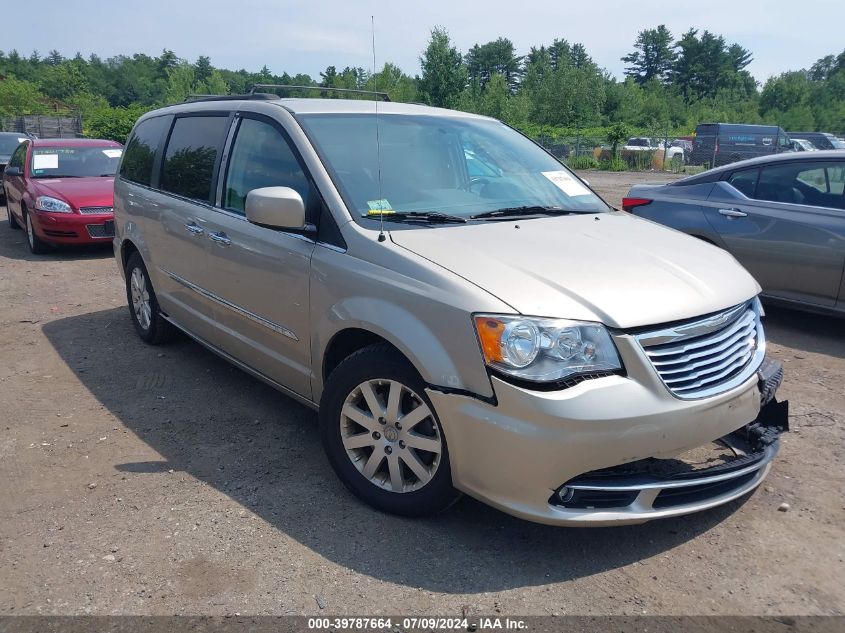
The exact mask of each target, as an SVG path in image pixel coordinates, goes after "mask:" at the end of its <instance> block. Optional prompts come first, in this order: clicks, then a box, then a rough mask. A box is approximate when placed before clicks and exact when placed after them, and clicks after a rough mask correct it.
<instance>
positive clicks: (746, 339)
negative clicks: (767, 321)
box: [637, 300, 765, 399]
mask: <svg viewBox="0 0 845 633" xmlns="http://www.w3.org/2000/svg"><path fill="white" fill-rule="evenodd" d="M637 340H638V341H639V342H640V345H642V347H643V350H644V351H645V353H646V355H647V356H648V358H649V360H650V361H651V363H652V365H653V366H654V368H655V369H656V370H657V373H658V374H659V375H660V378H661V380H662V381H663V383H664V384H665V385H666V387H667V388H668V389H669V391H671V392H672V393H673V394H674V395H675V396H677V397H678V398H683V399H693V398H705V397H709V396H713V395H716V394H719V393H722V392H724V391H728V390H729V389H732V388H733V387H736V386H738V385H740V384H742V383H743V382H744V381H746V380H747V379H748V378H750V377H751V376H752V375H753V374H754V373H755V372H756V371H757V368H758V367H759V366H760V364H761V363H762V362H763V357H764V355H765V337H764V336H763V327H762V325H761V323H760V308H759V303H758V302H757V301H756V300H755V301H753V302H749V303H747V304H743V305H740V306H736V307H735V308H731V309H730V310H726V311H724V312H720V313H718V314H715V315H711V316H709V317H706V318H704V319H697V320H693V321H686V322H684V323H680V324H677V325H675V326H672V327H669V328H665V329H662V330H659V331H655V332H647V333H644V334H639V335H637Z"/></svg>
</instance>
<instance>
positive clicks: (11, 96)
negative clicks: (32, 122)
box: [0, 77, 48, 115]
mask: <svg viewBox="0 0 845 633" xmlns="http://www.w3.org/2000/svg"><path fill="white" fill-rule="evenodd" d="M47 110H48V108H47V106H46V105H45V103H44V95H42V94H41V93H40V92H39V91H38V86H36V85H35V84H33V83H31V82H29V81H24V80H22V79H15V78H14V77H6V78H5V79H3V80H0V114H3V115H13V114H15V115H18V114H44V113H45V112H47Z"/></svg>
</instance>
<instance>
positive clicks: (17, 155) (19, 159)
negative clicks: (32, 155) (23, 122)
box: [9, 142, 29, 169]
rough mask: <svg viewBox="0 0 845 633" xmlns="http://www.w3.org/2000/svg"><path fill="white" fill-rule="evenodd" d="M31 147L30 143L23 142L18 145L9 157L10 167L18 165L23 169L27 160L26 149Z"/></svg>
mask: <svg viewBox="0 0 845 633" xmlns="http://www.w3.org/2000/svg"><path fill="white" fill-rule="evenodd" d="M28 147H29V143H26V142H24V143H21V144H20V145H18V148H17V149H16V150H15V151H14V153H13V154H12V157H11V158H10V159H9V167H18V168H20V169H23V164H24V162H25V161H26V150H27V148H28Z"/></svg>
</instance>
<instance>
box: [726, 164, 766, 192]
mask: <svg viewBox="0 0 845 633" xmlns="http://www.w3.org/2000/svg"><path fill="white" fill-rule="evenodd" d="M759 175H760V170H759V169H746V170H743V171H735V172H734V173H732V174H731V177H730V178H728V182H729V183H731V185H733V187H734V189H736V190H737V191H739V192H740V193H742V194H744V195H745V197H747V198H753V197H754V191H755V189H757V177H758V176H759Z"/></svg>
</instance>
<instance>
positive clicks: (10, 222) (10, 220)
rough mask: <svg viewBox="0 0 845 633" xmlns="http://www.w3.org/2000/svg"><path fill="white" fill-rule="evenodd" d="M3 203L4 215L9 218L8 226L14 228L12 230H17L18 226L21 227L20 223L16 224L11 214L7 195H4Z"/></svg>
mask: <svg viewBox="0 0 845 633" xmlns="http://www.w3.org/2000/svg"><path fill="white" fill-rule="evenodd" d="M5 203H6V215H7V216H8V218H9V228H10V229H12V230H14V231H19V230H20V228H21V225H20V224H18V221H17V219H16V218H15V216H14V215H13V214H12V210H11V209H10V208H9V196H8V195H7V196H6V199H5Z"/></svg>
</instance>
